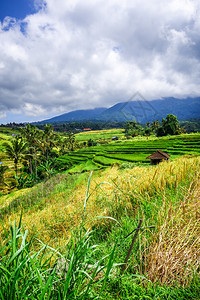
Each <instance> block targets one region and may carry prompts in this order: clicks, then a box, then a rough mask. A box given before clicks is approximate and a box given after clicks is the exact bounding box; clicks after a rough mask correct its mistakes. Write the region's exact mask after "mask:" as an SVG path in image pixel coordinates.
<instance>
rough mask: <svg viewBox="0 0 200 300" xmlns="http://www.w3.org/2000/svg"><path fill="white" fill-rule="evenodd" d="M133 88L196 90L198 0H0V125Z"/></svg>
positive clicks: (152, 93)
mask: <svg viewBox="0 0 200 300" xmlns="http://www.w3.org/2000/svg"><path fill="white" fill-rule="evenodd" d="M137 92H139V93H140V94H141V95H142V96H143V97H144V98H145V99H147V100H150V99H160V98H163V97H176V98H186V97H188V96H190V97H196V96H199V95H200V1H199V0H162V1H160V0H131V1H130V0H123V1H121V0H84V1H83V0H56V1H55V0H35V1H34V0H0V124H1V123H8V122H31V121H39V120H44V119H47V118H50V117H53V116H56V115H60V114H63V113H66V112H69V111H72V110H77V109H91V108H95V107H110V106H112V105H114V104H115V103H117V102H123V101H127V100H128V99H130V97H131V96H132V95H133V94H135V93H137ZM136 100H137V99H136Z"/></svg>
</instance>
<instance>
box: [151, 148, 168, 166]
mask: <svg viewBox="0 0 200 300" xmlns="http://www.w3.org/2000/svg"><path fill="white" fill-rule="evenodd" d="M169 158H170V155H169V154H167V153H165V152H163V151H161V150H158V151H156V152H154V153H152V154H151V155H149V156H147V157H146V159H150V160H151V165H157V164H159V163H160V162H161V161H163V160H169Z"/></svg>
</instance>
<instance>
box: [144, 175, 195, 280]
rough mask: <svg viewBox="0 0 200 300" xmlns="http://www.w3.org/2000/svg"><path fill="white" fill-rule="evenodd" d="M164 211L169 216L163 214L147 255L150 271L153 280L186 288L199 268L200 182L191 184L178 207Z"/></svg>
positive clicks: (148, 269)
mask: <svg viewBox="0 0 200 300" xmlns="http://www.w3.org/2000/svg"><path fill="white" fill-rule="evenodd" d="M197 175H198V177H199V174H197ZM164 209H167V217H165V218H163V211H161V212H160V216H159V217H160V224H159V225H158V230H157V231H156V233H155V234H154V236H153V238H152V244H151V245H150V248H149V254H148V255H147V272H148V275H149V278H150V279H151V280H152V281H157V280H159V281H160V282H162V283H173V282H174V281H176V282H177V283H180V284H182V285H185V284H187V283H188V281H189V280H190V279H191V278H192V277H193V275H194V272H196V271H197V270H198V268H199V266H200V180H198V181H197V182H195V183H194V184H192V185H191V187H190V189H189V190H188V193H187V195H186V197H185V199H184V201H183V202H181V203H180V204H179V206H175V207H173V206H172V205H170V206H169V207H167V208H164V207H163V210H164ZM164 215H165V216H166V214H164Z"/></svg>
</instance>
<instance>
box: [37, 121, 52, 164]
mask: <svg viewBox="0 0 200 300" xmlns="http://www.w3.org/2000/svg"><path fill="white" fill-rule="evenodd" d="M39 140H40V147H41V148H42V151H43V154H44V156H45V157H46V161H48V160H49V154H50V152H51V150H52V148H53V147H55V146H56V134H55V132H54V130H53V126H52V125H51V124H49V125H47V124H46V125H45V126H44V130H43V132H41V135H40V138H39Z"/></svg>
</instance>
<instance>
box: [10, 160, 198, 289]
mask: <svg viewBox="0 0 200 300" xmlns="http://www.w3.org/2000/svg"><path fill="white" fill-rule="evenodd" d="M199 170H200V157H182V158H179V159H177V160H175V161H171V162H163V163H161V164H160V165H158V166H149V167H134V168H133V169H125V170H120V169H119V168H118V167H117V166H115V167H113V168H110V169H106V170H104V171H101V172H99V171H98V172H97V173H94V174H93V176H92V180H91V185H90V196H89V199H88V203H87V212H86V218H87V220H88V221H89V220H92V219H93V218H95V217H96V216H111V217H115V218H116V219H119V220H120V218H121V216H122V215H124V214H125V211H126V215H130V216H132V217H133V218H134V217H136V218H138V213H140V215H141V214H142V217H143V220H144V224H145V225H146V226H148V225H155V226H156V230H155V233H154V234H153V235H152V237H151V240H149V241H147V240H146V237H145V235H142V236H141V237H140V239H141V240H140V243H141V244H143V245H144V250H143V253H142V250H141V248H140V249H139V251H140V252H141V253H140V256H141V258H142V257H143V260H144V262H145V268H146V272H147V274H148V276H149V278H150V279H151V280H159V281H161V282H163V283H166V282H167V283H169V282H171V281H173V280H177V282H180V283H182V284H186V283H187V280H186V279H185V278H186V277H185V276H182V274H183V273H187V274H188V276H187V278H189V277H190V276H192V272H193V270H194V269H197V268H198V264H199V254H200V253H199V249H200V244H199V236H200V231H199V224H198V222H199V216H200V212H199V204H200V173H199ZM63 176H64V175H63ZM63 178H64V177H63ZM63 178H62V176H61V177H59V178H58V179H57V183H56V184H57V185H58V186H59V184H62V180H63ZM57 185H55V187H56V186H57ZM183 187H184V188H183ZM44 188H45V187H44ZM33 189H35V191H37V187H34V188H33ZM186 189H187V190H186ZM86 190H87V184H86V182H85V181H84V183H81V184H78V185H76V186H75V187H74V188H73V189H72V190H71V191H70V193H68V194H67V193H66V191H65V190H64V191H62V189H61V190H59V188H58V189H57V190H56V189H55V190H54V191H53V192H52V193H50V194H49V195H48V196H46V198H45V197H44V199H43V202H44V204H45V205H43V208H42V209H38V207H37V206H30V208H29V209H28V210H27V212H26V213H24V215H23V226H24V227H25V228H26V229H29V232H30V233H36V234H37V237H38V238H39V239H41V240H42V241H43V242H48V243H50V245H51V246H53V247H58V246H60V247H64V246H65V245H66V242H67V241H68V240H69V238H70V236H71V232H72V230H74V229H75V228H77V227H78V226H79V225H80V222H81V219H82V216H83V205H84V200H85V195H86ZM26 193H27V197H29V193H30V192H26ZM173 193H174V194H173ZM172 194H173V196H172ZM155 195H156V197H157V201H158V202H157V203H156V202H155V198H154V197H155ZM174 195H175V196H174ZM145 205H149V207H152V208H154V207H155V212H154V213H152V214H151V217H150V218H149V216H146V215H145V213H144V211H143V208H142V207H143V206H145ZM150 205H151V206H150ZM19 214H20V213H19V212H18V213H12V214H10V215H8V216H6V217H5V218H4V224H5V226H6V227H7V226H8V223H9V220H10V221H11V222H12V221H13V220H15V219H17V218H19ZM94 222H97V221H90V222H88V224H87V226H91V225H92V224H94ZM98 222H101V221H98ZM155 222H157V223H155ZM183 277H184V279H183Z"/></svg>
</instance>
